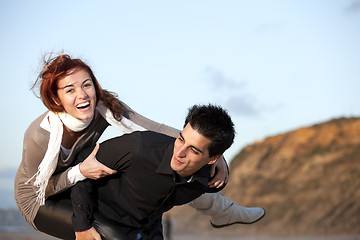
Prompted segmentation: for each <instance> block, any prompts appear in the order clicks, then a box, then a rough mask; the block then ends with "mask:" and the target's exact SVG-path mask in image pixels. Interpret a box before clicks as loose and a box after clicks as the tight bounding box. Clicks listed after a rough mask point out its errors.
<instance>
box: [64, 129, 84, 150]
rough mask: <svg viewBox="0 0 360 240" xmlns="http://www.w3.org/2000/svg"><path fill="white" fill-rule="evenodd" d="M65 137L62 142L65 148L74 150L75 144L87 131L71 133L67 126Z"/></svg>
mask: <svg viewBox="0 0 360 240" xmlns="http://www.w3.org/2000/svg"><path fill="white" fill-rule="evenodd" d="M63 129H64V130H63V136H62V141H61V145H62V146H63V147H64V148H67V149H70V148H72V146H73V145H74V143H75V142H76V140H78V138H79V137H80V136H81V135H82V134H83V133H84V131H85V130H83V131H81V132H73V131H71V130H70V129H69V128H68V127H66V126H65V125H63Z"/></svg>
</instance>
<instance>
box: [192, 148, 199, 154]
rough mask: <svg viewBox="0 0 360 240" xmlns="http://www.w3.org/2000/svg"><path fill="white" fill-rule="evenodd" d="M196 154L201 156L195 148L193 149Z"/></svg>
mask: <svg viewBox="0 0 360 240" xmlns="http://www.w3.org/2000/svg"><path fill="white" fill-rule="evenodd" d="M191 150H192V151H193V152H194V153H195V154H199V152H198V150H196V149H195V148H192V149H191Z"/></svg>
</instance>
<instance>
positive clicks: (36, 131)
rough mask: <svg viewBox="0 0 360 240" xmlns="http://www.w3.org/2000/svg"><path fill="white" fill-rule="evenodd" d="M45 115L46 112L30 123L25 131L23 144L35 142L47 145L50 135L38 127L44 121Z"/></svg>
mask: <svg viewBox="0 0 360 240" xmlns="http://www.w3.org/2000/svg"><path fill="white" fill-rule="evenodd" d="M47 113H48V112H45V113H43V114H42V115H40V116H39V117H37V118H36V119H35V120H34V121H32V123H31V124H30V125H29V127H28V128H27V129H26V131H25V134H24V143H26V142H28V141H33V142H37V143H38V144H43V143H47V141H48V139H49V136H50V134H49V132H48V131H46V130H45V129H43V128H41V127H40V123H41V122H42V121H43V120H44V118H45V116H46V114H47ZM46 145H47V144H46Z"/></svg>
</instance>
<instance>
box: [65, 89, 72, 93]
mask: <svg viewBox="0 0 360 240" xmlns="http://www.w3.org/2000/svg"><path fill="white" fill-rule="evenodd" d="M72 92H74V89H68V90H66V93H72Z"/></svg>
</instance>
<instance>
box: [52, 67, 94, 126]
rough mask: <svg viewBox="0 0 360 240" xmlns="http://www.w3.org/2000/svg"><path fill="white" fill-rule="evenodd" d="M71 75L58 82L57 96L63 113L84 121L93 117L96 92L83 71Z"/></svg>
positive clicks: (75, 70)
mask: <svg viewBox="0 0 360 240" xmlns="http://www.w3.org/2000/svg"><path fill="white" fill-rule="evenodd" d="M71 71H72V73H71V74H70V75H68V76H67V77H65V78H63V79H61V80H60V81H59V82H58V90H57V92H58V96H59V99H60V101H61V104H62V106H63V107H64V109H65V111H66V112H67V113H68V114H70V115H71V116H73V117H75V118H77V119H80V120H86V119H89V118H91V117H93V115H94V111H95V107H96V92H95V86H94V83H93V81H92V79H91V77H90V75H89V73H88V72H87V71H85V70H83V69H74V70H71Z"/></svg>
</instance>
